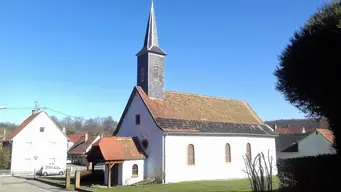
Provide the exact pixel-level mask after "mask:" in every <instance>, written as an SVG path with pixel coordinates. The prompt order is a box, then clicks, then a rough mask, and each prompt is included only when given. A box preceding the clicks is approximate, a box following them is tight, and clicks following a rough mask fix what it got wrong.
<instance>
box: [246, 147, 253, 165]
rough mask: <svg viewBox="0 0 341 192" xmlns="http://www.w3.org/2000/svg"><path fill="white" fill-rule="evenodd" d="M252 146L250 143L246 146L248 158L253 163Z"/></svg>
mask: <svg viewBox="0 0 341 192" xmlns="http://www.w3.org/2000/svg"><path fill="white" fill-rule="evenodd" d="M251 155H252V154H251V145H250V143H247V144H246V157H247V159H248V160H249V161H251Z"/></svg>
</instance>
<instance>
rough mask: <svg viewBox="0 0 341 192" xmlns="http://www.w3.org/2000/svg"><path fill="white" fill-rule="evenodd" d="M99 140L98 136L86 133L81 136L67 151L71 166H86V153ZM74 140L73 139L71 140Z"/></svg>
mask: <svg viewBox="0 0 341 192" xmlns="http://www.w3.org/2000/svg"><path fill="white" fill-rule="evenodd" d="M100 138H101V136H100V135H97V136H92V135H89V134H88V133H84V134H82V136H80V137H79V138H78V140H77V141H76V142H75V143H74V144H73V146H72V147H71V148H70V149H69V151H68V153H67V154H68V159H69V160H70V161H71V163H72V164H76V165H88V161H87V158H86V153H87V152H88V151H89V150H90V149H91V147H92V145H93V144H94V143H95V142H96V141H98V140H99V139H100ZM73 139H74V138H73Z"/></svg>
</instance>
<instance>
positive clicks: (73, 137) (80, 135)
mask: <svg viewBox="0 0 341 192" xmlns="http://www.w3.org/2000/svg"><path fill="white" fill-rule="evenodd" d="M82 136H84V133H81V134H73V135H70V136H69V139H70V140H71V141H72V142H73V143H76V142H77V141H78V139H79V138H81V137H82Z"/></svg>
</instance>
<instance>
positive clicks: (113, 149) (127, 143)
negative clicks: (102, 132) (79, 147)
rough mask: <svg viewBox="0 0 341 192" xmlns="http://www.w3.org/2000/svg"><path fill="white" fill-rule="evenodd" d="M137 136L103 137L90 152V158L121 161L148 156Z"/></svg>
mask: <svg viewBox="0 0 341 192" xmlns="http://www.w3.org/2000/svg"><path fill="white" fill-rule="evenodd" d="M139 143H140V142H139V141H138V139H137V138H136V137H116V136H111V137H103V138H101V139H100V140H99V141H97V142H96V143H95V144H94V145H93V147H92V149H91V150H90V151H89V153H88V159H89V160H90V159H93V158H95V159H97V160H99V158H100V160H102V161H121V160H135V159H144V158H146V156H145V155H144V154H143V150H142V148H141V146H140V144H139Z"/></svg>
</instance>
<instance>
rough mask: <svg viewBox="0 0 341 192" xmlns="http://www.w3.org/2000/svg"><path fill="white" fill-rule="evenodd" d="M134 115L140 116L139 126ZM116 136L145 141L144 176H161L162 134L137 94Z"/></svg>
mask: <svg viewBox="0 0 341 192" xmlns="http://www.w3.org/2000/svg"><path fill="white" fill-rule="evenodd" d="M136 114H140V125H136V124H135V115H136ZM116 136H121V137H133V136H137V137H138V138H139V140H140V141H142V140H143V139H147V140H148V143H149V146H148V148H147V149H145V152H146V154H147V155H148V158H147V159H146V163H145V166H144V175H145V177H146V178H159V177H161V176H162V155H161V149H162V132H161V130H160V129H159V128H158V127H157V126H156V124H155V122H154V120H153V118H152V117H151V115H150V113H149V111H148V109H147V108H146V107H145V105H144V103H143V101H142V99H141V98H140V96H139V95H138V93H136V94H135V96H134V98H133V101H132V103H131V105H130V107H129V109H128V111H127V113H126V116H125V118H124V120H123V122H122V124H121V127H120V129H119V131H118V133H117V134H116Z"/></svg>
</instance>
